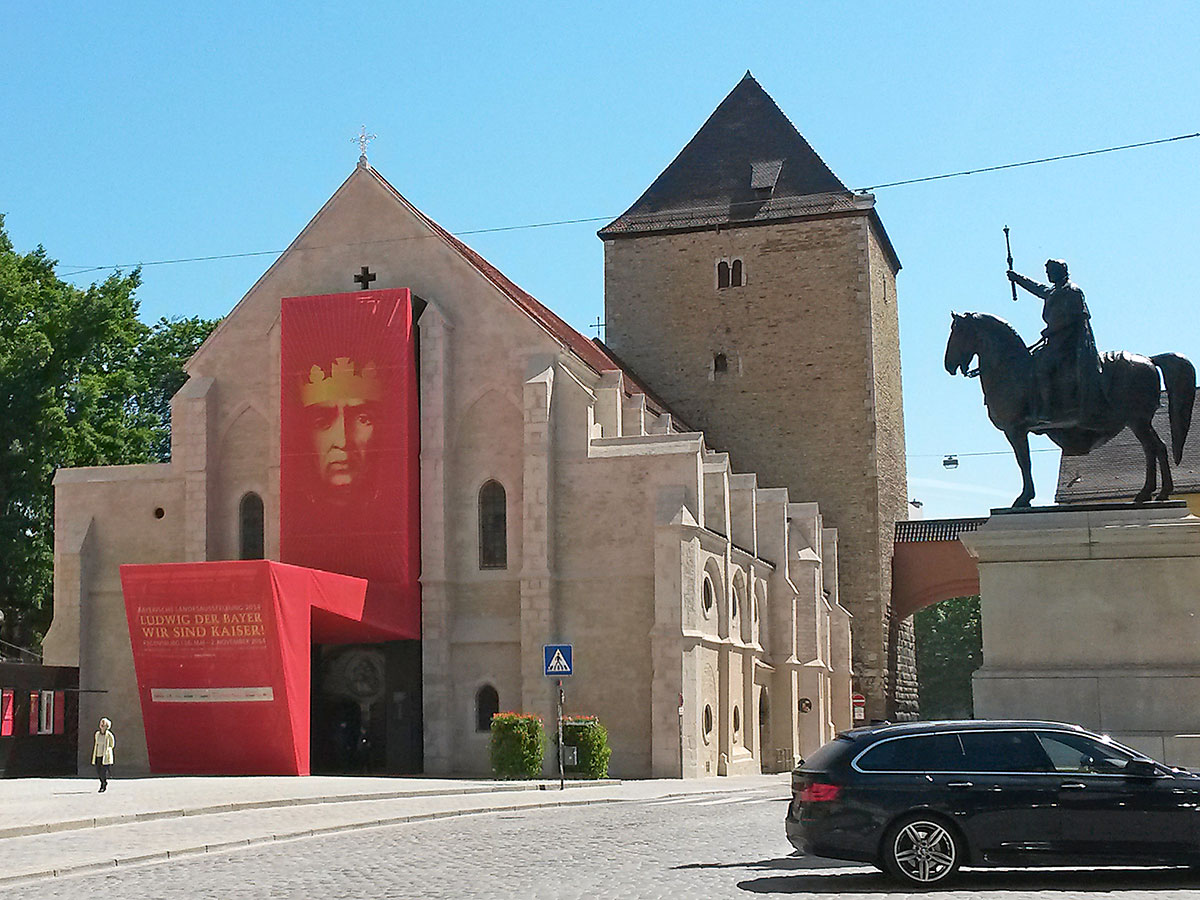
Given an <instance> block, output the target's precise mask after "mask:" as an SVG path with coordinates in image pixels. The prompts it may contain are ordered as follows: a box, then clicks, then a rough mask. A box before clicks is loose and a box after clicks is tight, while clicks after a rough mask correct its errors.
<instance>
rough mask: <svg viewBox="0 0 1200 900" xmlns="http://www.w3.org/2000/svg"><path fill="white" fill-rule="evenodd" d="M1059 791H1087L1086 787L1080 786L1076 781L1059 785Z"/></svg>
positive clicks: (1084, 785)
mask: <svg viewBox="0 0 1200 900" xmlns="http://www.w3.org/2000/svg"><path fill="white" fill-rule="evenodd" d="M1059 789H1060V790H1064V791H1082V790H1086V789H1087V785H1086V784H1080V783H1079V782H1077V781H1071V782H1068V783H1067V784H1060V785H1059Z"/></svg>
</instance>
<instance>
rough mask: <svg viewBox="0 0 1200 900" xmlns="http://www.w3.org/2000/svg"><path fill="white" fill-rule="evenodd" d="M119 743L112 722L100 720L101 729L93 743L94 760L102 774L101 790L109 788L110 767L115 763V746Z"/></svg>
mask: <svg viewBox="0 0 1200 900" xmlns="http://www.w3.org/2000/svg"><path fill="white" fill-rule="evenodd" d="M116 745H117V741H116V738H114V737H113V733H112V722H110V721H109V720H108V719H101V720H100V730H99V731H97V732H96V740H95V743H94V744H93V745H92V760H93V761H94V762H95V764H96V774H97V775H99V776H100V790H101V791H106V790H108V769H109V767H110V766H111V765H112V764H113V747H115V746H116Z"/></svg>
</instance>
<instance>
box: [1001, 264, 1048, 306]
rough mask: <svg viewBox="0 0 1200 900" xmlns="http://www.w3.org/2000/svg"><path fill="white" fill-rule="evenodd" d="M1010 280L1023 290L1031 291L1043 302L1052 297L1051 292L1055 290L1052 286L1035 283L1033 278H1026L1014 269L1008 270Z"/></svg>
mask: <svg viewBox="0 0 1200 900" xmlns="http://www.w3.org/2000/svg"><path fill="white" fill-rule="evenodd" d="M1008 280H1009V281H1011V282H1013V283H1014V284H1019V285H1020V286H1021V287H1022V288H1024V289H1025V290H1027V291H1029V293H1031V294H1033V295H1034V296H1037V297H1041V298H1042V299H1043V300H1045V299H1046V298H1047V297H1048V296H1050V292H1051V291H1052V290H1054V288H1052V287H1051V286H1050V285H1048V284H1042V283H1041V282H1038V281H1034V280H1033V279H1032V278H1026V277H1025V276H1024V275H1021V274H1018V273H1017V272H1014V271H1013V270H1012V269H1009V270H1008Z"/></svg>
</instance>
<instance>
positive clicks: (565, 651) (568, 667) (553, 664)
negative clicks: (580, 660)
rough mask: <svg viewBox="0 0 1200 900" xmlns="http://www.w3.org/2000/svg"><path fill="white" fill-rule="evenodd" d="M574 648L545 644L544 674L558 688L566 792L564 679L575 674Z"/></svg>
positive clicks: (560, 754) (560, 765)
mask: <svg viewBox="0 0 1200 900" xmlns="http://www.w3.org/2000/svg"><path fill="white" fill-rule="evenodd" d="M573 650H574V647H572V645H571V644H543V645H542V672H543V674H545V675H546V676H547V677H550V678H554V679H556V681H555V685H556V686H557V687H558V789H559V790H560V791H562V790H566V787H567V777H566V774H565V772H564V770H563V700H564V697H565V695H564V693H563V683H562V680H563V678H564V677H569V676H570V675H573V674H574V668H573V663H574V659H573V657H574V653H573Z"/></svg>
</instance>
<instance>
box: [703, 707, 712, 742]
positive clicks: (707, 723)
mask: <svg viewBox="0 0 1200 900" xmlns="http://www.w3.org/2000/svg"><path fill="white" fill-rule="evenodd" d="M712 731H713V711H712V707H711V706H708V705H707V704H705V707H704V743H706V744H707V743H708V742H709V741H710V740H711V739H712Z"/></svg>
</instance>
